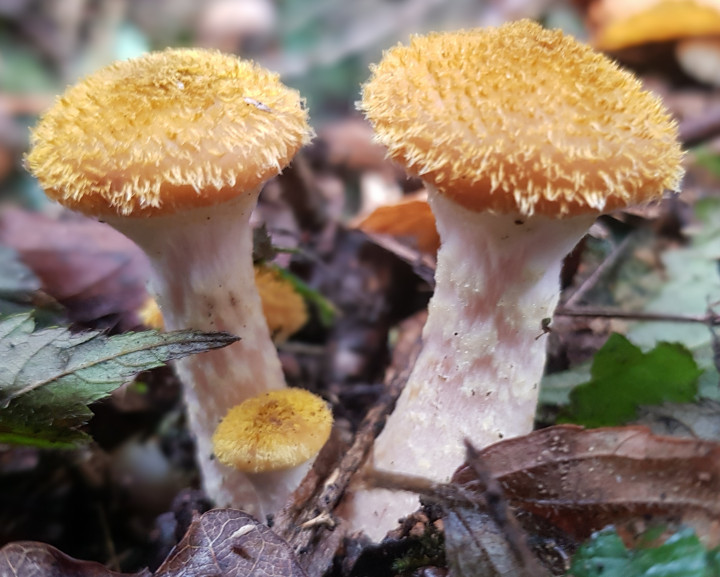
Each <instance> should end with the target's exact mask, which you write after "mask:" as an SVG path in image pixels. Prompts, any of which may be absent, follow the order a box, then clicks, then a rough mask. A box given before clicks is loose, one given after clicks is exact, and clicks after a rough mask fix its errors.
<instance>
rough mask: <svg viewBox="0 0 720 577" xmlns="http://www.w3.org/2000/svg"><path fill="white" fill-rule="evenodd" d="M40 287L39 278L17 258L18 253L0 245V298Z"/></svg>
mask: <svg viewBox="0 0 720 577" xmlns="http://www.w3.org/2000/svg"><path fill="white" fill-rule="evenodd" d="M39 288H40V280H39V279H38V278H37V277H36V276H35V275H34V274H33V272H32V271H31V270H30V269H29V268H28V267H27V266H25V265H24V264H23V263H22V262H20V259H19V258H18V253H17V252H16V251H15V250H13V249H11V248H10V247H7V246H0V298H8V297H16V296H20V295H26V294H28V293H31V292H34V291H36V290H38V289H39Z"/></svg>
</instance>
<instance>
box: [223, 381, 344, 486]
mask: <svg viewBox="0 0 720 577" xmlns="http://www.w3.org/2000/svg"><path fill="white" fill-rule="evenodd" d="M331 428H332V413H331V411H330V409H329V408H328V406H327V404H326V403H325V401H323V400H322V399H321V398H320V397H318V396H316V395H313V394H312V393H311V392H310V391H306V390H304V389H282V390H279V391H272V392H270V393H265V394H263V395H259V396H257V397H253V398H251V399H248V400H247V401H245V402H243V403H241V404H240V405H237V406H235V407H233V408H232V409H230V411H229V412H228V414H227V415H226V416H225V418H224V419H223V420H222V421H221V422H220V424H219V425H218V428H217V430H216V431H215V434H214V435H213V449H214V452H215V456H216V457H217V459H218V460H219V461H220V462H221V463H224V464H225V465H229V466H231V467H235V468H236V469H239V470H240V471H244V472H247V473H265V472H269V471H278V470H282V469H287V468H289V467H295V466H296V465H299V464H301V463H304V462H305V461H307V460H308V459H310V458H312V457H314V456H315V455H316V454H317V453H318V451H320V449H321V448H322V446H323V445H324V444H325V442H326V441H327V440H328V437H329V436H330V430H331Z"/></svg>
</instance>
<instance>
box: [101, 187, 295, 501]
mask: <svg viewBox="0 0 720 577" xmlns="http://www.w3.org/2000/svg"><path fill="white" fill-rule="evenodd" d="M258 193H259V190H255V191H251V192H249V193H245V194H244V195H242V196H240V197H238V198H237V199H233V200H231V201H228V202H225V203H223V204H220V205H215V206H212V207H205V208H197V209H192V210H188V211H184V212H182V213H177V214H172V215H168V216H157V217H154V218H151V219H150V218H127V217H125V218H117V217H106V218H105V221H106V222H108V224H110V225H112V226H113V227H114V228H116V229H118V230H119V231H120V232H122V233H123V234H124V235H125V236H127V237H128V238H130V239H132V240H133V241H134V242H135V243H137V244H138V245H139V246H140V247H141V248H142V249H143V251H144V252H145V253H146V254H147V255H148V257H149V259H150V262H151V264H152V268H153V277H152V279H151V281H150V283H151V284H150V290H151V292H153V293H154V294H155V295H156V298H157V300H158V304H159V306H160V309H161V310H162V314H163V319H164V322H165V327H166V329H167V330H175V329H180V328H185V327H193V328H196V329H200V330H207V331H227V332H229V333H232V334H234V335H237V336H239V337H240V341H238V342H237V343H234V344H233V345H232V346H230V347H227V349H228V350H222V354H217V355H216V354H203V355H195V356H193V357H188V358H186V359H182V360H181V361H180V362H178V363H176V364H175V367H176V369H177V371H178V376H179V377H180V381H181V382H182V383H183V395H184V398H185V403H186V410H187V416H188V421H189V425H190V430H192V431H193V432H194V434H195V439H196V444H197V451H196V452H197V460H198V465H199V467H200V468H201V474H202V478H203V482H204V487H205V490H206V492H207V493H208V495H211V496H212V498H213V500H214V501H215V503H216V504H217V505H230V504H233V503H234V504H237V505H240V504H245V503H248V502H253V501H254V500H255V499H256V498H257V499H259V500H261V501H262V500H264V498H263V497H262V496H261V495H258V496H257V497H256V496H255V495H253V494H252V492H249V493H248V491H249V488H248V487H247V483H246V482H243V473H240V472H238V471H235V470H233V469H230V468H228V467H226V466H224V465H222V464H220V463H218V462H217V460H215V459H214V458H213V449H212V443H211V436H212V434H213V432H214V431H215V428H216V427H217V425H218V423H219V422H220V420H221V419H222V418H223V417H224V416H225V414H226V413H227V411H228V409H229V408H230V407H232V406H234V405H237V404H239V403H241V402H242V401H244V400H246V399H248V398H250V397H253V396H255V395H257V394H259V393H261V392H264V391H270V390H276V389H281V388H284V387H285V386H286V385H285V377H284V375H283V372H282V368H281V366H280V361H279V359H278V355H277V351H276V349H275V346H274V344H273V343H272V340H271V338H270V333H269V331H268V327H267V323H266V322H265V317H264V316H263V312H262V305H261V302H260V296H259V294H258V291H257V289H256V286H255V275H254V269H253V262H252V228H251V227H250V214H251V213H252V210H253V208H254V207H255V204H256V202H257V198H258ZM159 230H162V234H158V231H159ZM213 352H221V351H213ZM240 359H243V360H242V362H239V360H240ZM222 383H232V385H231V386H223V385H222ZM290 483H291V484H292V480H290ZM287 494H289V493H286V496H287ZM261 511H268V509H267V508H265V507H262V509H261ZM261 511H258V512H257V513H258V514H259V515H261V514H262V513H261Z"/></svg>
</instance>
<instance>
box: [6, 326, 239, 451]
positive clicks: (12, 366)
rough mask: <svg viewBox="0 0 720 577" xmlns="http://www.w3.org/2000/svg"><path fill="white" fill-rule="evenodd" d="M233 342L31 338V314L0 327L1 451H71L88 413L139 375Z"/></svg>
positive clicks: (55, 334) (146, 336) (52, 331)
mask: <svg viewBox="0 0 720 577" xmlns="http://www.w3.org/2000/svg"><path fill="white" fill-rule="evenodd" d="M236 340H237V337H235V336H232V335H228V334H226V333H202V332H199V331H193V330H184V331H173V332H167V333H161V332H158V331H145V332H140V333H124V334H121V335H116V336H111V337H108V336H106V335H104V334H102V333H99V332H97V331H87V332H83V333H71V332H70V331H69V330H68V329H66V328H62V327H53V328H49V329H43V330H36V329H35V321H34V319H33V317H32V315H31V314H20V315H14V316H12V317H8V318H6V319H3V320H1V321H0V368H1V369H2V370H0V443H23V444H27V443H29V444H34V445H40V446H70V445H72V444H74V443H76V442H78V441H81V440H83V439H85V438H86V437H85V436H84V434H83V433H82V432H80V431H78V427H80V426H81V425H83V424H84V423H85V422H86V421H87V420H88V419H89V418H90V416H91V415H92V413H91V412H90V409H89V408H88V405H89V404H90V403H92V402H94V401H97V400H99V399H101V398H103V397H105V396H107V395H108V394H110V393H111V392H112V391H113V390H115V389H116V388H117V387H119V386H120V385H122V384H123V383H125V382H127V381H129V380H132V378H133V377H134V376H135V375H136V374H137V373H139V372H141V371H145V370H149V369H152V368H155V367H159V366H162V365H164V364H165V363H166V362H167V361H169V360H172V359H177V358H180V357H184V356H187V355H191V354H195V353H200V352H204V351H207V350H210V349H214V348H220V347H224V346H226V345H228V344H230V343H233V342H235V341H236Z"/></svg>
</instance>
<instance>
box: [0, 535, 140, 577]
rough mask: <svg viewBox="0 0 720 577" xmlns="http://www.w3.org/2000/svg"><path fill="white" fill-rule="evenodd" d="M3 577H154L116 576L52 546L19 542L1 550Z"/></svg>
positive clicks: (137, 575) (116, 574)
mask: <svg viewBox="0 0 720 577" xmlns="http://www.w3.org/2000/svg"><path fill="white" fill-rule="evenodd" d="M0 575H2V576H3V577H120V576H122V577H150V572H149V571H141V572H139V573H132V574H130V573H116V572H115V571H110V570H109V569H106V568H105V567H103V566H102V565H100V563H95V562H94V561H80V560H78V559H73V558H72V557H70V556H68V555H65V553H62V552H61V551H58V550H57V549H55V547H52V546H51V545H47V544H45V543H36V542H34V541H16V542H15V543H9V544H8V545H5V546H4V547H3V548H2V549H0Z"/></svg>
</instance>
